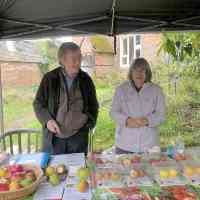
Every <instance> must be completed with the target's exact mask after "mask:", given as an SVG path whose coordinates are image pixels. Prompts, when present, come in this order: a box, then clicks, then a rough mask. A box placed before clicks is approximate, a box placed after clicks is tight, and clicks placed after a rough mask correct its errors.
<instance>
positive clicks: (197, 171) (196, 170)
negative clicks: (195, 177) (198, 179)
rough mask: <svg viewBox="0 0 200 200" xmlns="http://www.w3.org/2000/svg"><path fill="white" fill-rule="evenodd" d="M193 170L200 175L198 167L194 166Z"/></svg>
mask: <svg viewBox="0 0 200 200" xmlns="http://www.w3.org/2000/svg"><path fill="white" fill-rule="evenodd" d="M195 172H196V173H197V174H199V175H200V167H196V169H195Z"/></svg>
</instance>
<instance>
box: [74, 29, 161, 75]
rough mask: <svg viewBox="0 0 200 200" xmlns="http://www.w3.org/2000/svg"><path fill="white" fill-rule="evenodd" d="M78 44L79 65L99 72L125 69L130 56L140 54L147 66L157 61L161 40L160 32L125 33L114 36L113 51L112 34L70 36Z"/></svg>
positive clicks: (100, 73)
mask: <svg viewBox="0 0 200 200" xmlns="http://www.w3.org/2000/svg"><path fill="white" fill-rule="evenodd" d="M72 41H74V42H76V43H77V44H78V45H80V46H81V50H82V54H83V69H84V68H85V69H86V70H87V71H89V72H94V73H95V74H96V75H98V76H100V77H101V76H102V75H104V74H106V73H109V71H111V70H114V69H117V70H120V71H124V72H126V71H127V70H128V68H129V66H130V64H131V62H132V60H133V59H134V58H137V57H144V58H146V59H147V60H148V61H149V63H150V64H151V66H152V67H153V65H155V64H158V63H160V62H161V56H158V55H157V52H158V49H159V47H160V43H161V34H160V33H152V34H150V33H148V34H131V33H130V34H126V35H119V36H117V39H116V55H115V54H114V44H113V38H112V37H106V36H99V35H97V36H88V37H72Z"/></svg>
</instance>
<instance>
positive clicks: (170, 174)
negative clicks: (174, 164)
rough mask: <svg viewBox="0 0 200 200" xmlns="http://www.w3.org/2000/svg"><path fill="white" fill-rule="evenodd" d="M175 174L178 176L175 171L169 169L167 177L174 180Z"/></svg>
mask: <svg viewBox="0 0 200 200" xmlns="http://www.w3.org/2000/svg"><path fill="white" fill-rule="evenodd" d="M177 174H178V172H177V171H176V170H175V169H170V170H169V177H170V178H176V177H177Z"/></svg>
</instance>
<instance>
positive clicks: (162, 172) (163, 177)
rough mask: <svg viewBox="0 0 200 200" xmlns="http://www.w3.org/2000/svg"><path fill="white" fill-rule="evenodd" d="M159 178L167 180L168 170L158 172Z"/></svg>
mask: <svg viewBox="0 0 200 200" xmlns="http://www.w3.org/2000/svg"><path fill="white" fill-rule="evenodd" d="M160 178H161V179H167V178H169V172H168V170H160Z"/></svg>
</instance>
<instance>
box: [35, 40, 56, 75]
mask: <svg viewBox="0 0 200 200" xmlns="http://www.w3.org/2000/svg"><path fill="white" fill-rule="evenodd" d="M37 46H38V49H39V51H40V53H41V54H42V55H43V57H44V60H45V62H44V63H42V64H41V65H40V71H41V73H42V74H45V73H46V72H48V71H49V70H51V69H53V68H54V67H56V65H57V46H56V44H55V42H54V41H53V40H41V41H39V42H37Z"/></svg>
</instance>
